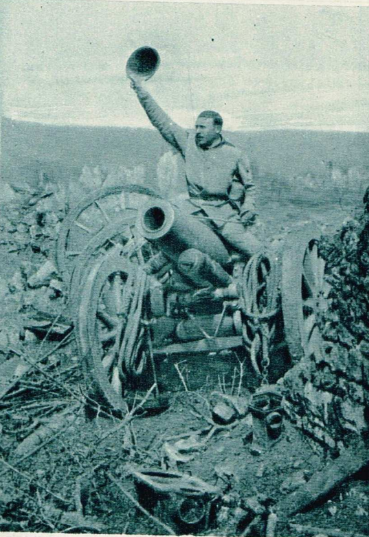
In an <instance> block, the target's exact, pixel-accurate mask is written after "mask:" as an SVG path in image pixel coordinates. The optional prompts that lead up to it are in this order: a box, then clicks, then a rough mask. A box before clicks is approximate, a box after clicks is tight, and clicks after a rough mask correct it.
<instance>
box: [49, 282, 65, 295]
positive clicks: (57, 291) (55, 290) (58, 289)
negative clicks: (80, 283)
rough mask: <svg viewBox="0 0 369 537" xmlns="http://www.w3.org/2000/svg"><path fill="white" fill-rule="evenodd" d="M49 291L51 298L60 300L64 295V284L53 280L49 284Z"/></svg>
mask: <svg viewBox="0 0 369 537" xmlns="http://www.w3.org/2000/svg"><path fill="white" fill-rule="evenodd" d="M49 290H50V292H49V298H51V299H54V298H58V297H59V296H61V295H62V294H63V282H61V281H60V280H56V279H53V280H51V281H50V284H49Z"/></svg>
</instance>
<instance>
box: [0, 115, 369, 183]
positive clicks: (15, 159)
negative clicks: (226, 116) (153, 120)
mask: <svg viewBox="0 0 369 537" xmlns="http://www.w3.org/2000/svg"><path fill="white" fill-rule="evenodd" d="M1 129H2V136H1V142H2V151H1V156H2V162H1V165H2V166H1V167H2V170H1V177H2V181H6V182H8V181H13V180H17V181H19V180H24V181H31V182H32V181H33V180H35V178H36V177H37V175H38V171H39V170H40V169H43V170H44V171H45V172H46V173H47V174H48V175H50V177H51V178H52V179H54V180H56V181H64V180H73V178H76V177H78V176H79V174H80V173H81V170H82V168H83V166H84V165H87V166H96V165H100V166H104V165H106V166H125V167H127V168H131V167H132V168H133V167H135V166H137V165H144V166H145V169H146V180H147V183H148V185H150V184H154V183H155V176H156V165H157V161H158V159H159V158H160V156H161V155H162V154H163V153H164V152H166V151H168V149H169V146H168V145H167V144H166V142H164V141H163V140H162V138H161V137H160V135H159V134H158V133H157V132H156V131H155V130H150V129H136V128H128V127H126V128H119V127H85V126H74V125H73V126H58V125H44V124H40V123H31V122H24V121H15V120H11V119H9V118H3V119H2V122H1ZM226 136H227V137H228V138H229V139H230V140H231V141H233V142H234V143H236V144H237V145H238V146H239V147H241V148H243V149H244V150H245V151H246V153H247V154H248V155H249V157H250V159H251V161H252V164H253V167H254V169H255V170H256V172H257V173H258V174H259V176H274V177H293V176H296V177H298V176H304V175H306V174H308V173H310V174H312V175H318V176H319V175H322V174H326V171H327V165H328V163H329V162H331V163H333V164H334V165H335V166H338V167H341V168H342V169H344V170H348V169H349V168H350V167H360V168H367V167H369V151H368V149H369V133H363V132H358V133H355V132H327V131H309V130H306V131H303V130H271V131H253V132H234V133H226Z"/></svg>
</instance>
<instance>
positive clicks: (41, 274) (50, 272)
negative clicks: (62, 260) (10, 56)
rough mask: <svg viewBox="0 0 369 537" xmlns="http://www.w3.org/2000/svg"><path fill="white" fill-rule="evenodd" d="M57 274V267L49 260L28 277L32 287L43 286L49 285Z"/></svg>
mask: <svg viewBox="0 0 369 537" xmlns="http://www.w3.org/2000/svg"><path fill="white" fill-rule="evenodd" d="M56 275H57V269H56V267H55V265H54V264H53V263H52V262H51V261H49V260H48V261H46V262H45V263H44V264H43V265H42V266H41V267H40V268H39V269H38V271H37V272H36V273H35V274H33V275H32V276H31V277H30V278H29V279H28V282H27V283H28V286H29V287H31V288H37V287H42V286H43V285H48V284H49V283H50V281H51V280H52V279H53V278H54V277H55V276H56Z"/></svg>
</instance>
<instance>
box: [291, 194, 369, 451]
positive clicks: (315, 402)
mask: <svg viewBox="0 0 369 537" xmlns="http://www.w3.org/2000/svg"><path fill="white" fill-rule="evenodd" d="M364 204H365V205H366V207H365V209H364V213H363V214H362V215H360V216H358V217H357V218H356V219H347V220H346V221H345V222H344V224H343V225H342V228H341V229H340V230H339V231H338V232H337V233H336V234H335V235H334V236H332V237H328V238H327V237H325V238H324V237H323V239H322V242H321V251H322V254H323V256H324V257H325V259H326V262H327V264H326V279H327V281H328V282H329V283H330V284H331V290H330V294H329V297H328V299H329V300H328V304H329V308H328V310H327V312H326V313H324V315H323V316H322V318H321V322H320V329H321V333H322V336H323V339H322V342H321V349H320V352H319V351H318V352H316V353H313V354H311V355H310V356H305V357H304V358H303V360H302V361H301V362H300V363H298V364H297V365H295V366H294V367H293V368H292V369H291V370H290V371H288V372H287V374H286V375H285V376H284V378H283V379H282V383H283V385H284V387H285V388H286V396H285V411H286V413H287V414H288V416H289V417H290V418H291V420H292V421H293V422H294V423H296V425H297V426H299V427H300V428H301V429H303V430H304V431H305V432H306V433H307V434H308V435H310V436H311V437H312V438H313V439H314V440H316V441H317V442H319V443H320V444H322V445H323V446H325V447H328V448H332V449H338V450H339V449H341V448H342V447H344V446H345V445H347V444H348V443H350V442H352V441H354V440H355V437H356V438H357V437H358V436H359V435H362V434H363V433H364V432H365V431H366V430H367V428H368V423H369V323H368V318H369V262H368V259H369V258H368V252H369V210H368V209H369V195H367V196H366V198H365V197H364Z"/></svg>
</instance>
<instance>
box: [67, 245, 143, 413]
mask: <svg viewBox="0 0 369 537" xmlns="http://www.w3.org/2000/svg"><path fill="white" fill-rule="evenodd" d="M142 275H143V270H142V268H141V267H140V266H139V265H138V263H135V262H133V260H129V259H128V258H127V257H126V256H124V255H123V254H122V249H121V248H120V247H116V248H115V249H114V250H113V251H112V252H109V253H108V254H107V255H105V256H104V257H103V258H101V259H98V260H97V262H96V263H95V265H94V266H93V268H92V269H91V270H90V272H89V274H88V277H87V279H86V283H85V285H84V287H83V291H82V294H81V298H80V301H79V307H78V319H77V334H78V339H79V348H80V351H81V354H82V355H83V356H84V358H85V363H86V367H85V373H86V376H87V380H88V382H89V383H90V384H92V387H93V391H94V392H95V393H96V392H97V394H98V395H99V396H102V398H103V400H104V401H105V402H107V403H108V404H109V406H112V407H113V408H115V409H124V408H125V403H124V399H123V395H124V390H125V388H126V383H127V376H128V375H131V376H134V374H136V375H139V374H140V373H142V372H143V369H144V366H145V353H144V345H145V335H146V331H145V329H144V328H143V327H142V324H141V317H142V316H141V311H138V309H137V307H136V309H135V308H134V305H135V303H134V299H135V294H134V286H133V284H134V282H135V281H136V280H137V278H140V277H141V276H142ZM143 279H145V277H143ZM144 288H145V282H143V289H142V291H141V301H142V302H143V300H144V290H145V289H144ZM142 305H143V304H142ZM134 318H135V319H136V322H135V323H132V319H134ZM133 324H135V326H133ZM127 342H128V343H127ZM124 343H125V346H124ZM123 347H124V349H125V350H126V353H123V354H122V349H123ZM136 358H137V360H136ZM141 359H142V360H141Z"/></svg>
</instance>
